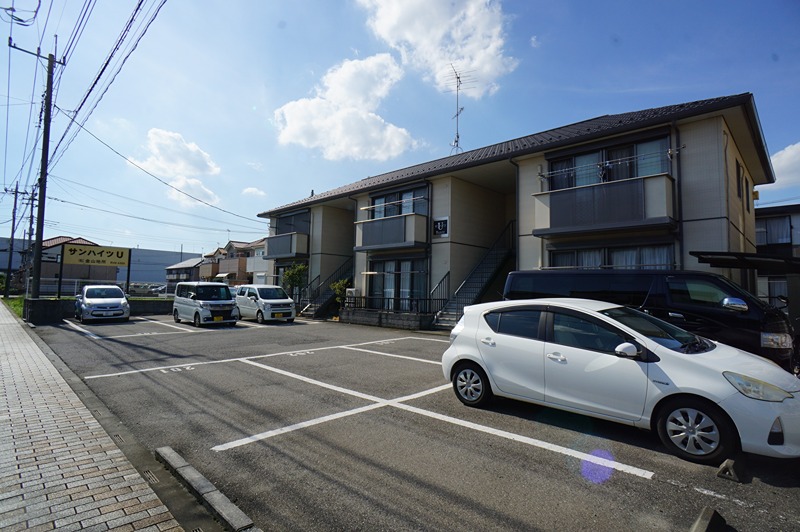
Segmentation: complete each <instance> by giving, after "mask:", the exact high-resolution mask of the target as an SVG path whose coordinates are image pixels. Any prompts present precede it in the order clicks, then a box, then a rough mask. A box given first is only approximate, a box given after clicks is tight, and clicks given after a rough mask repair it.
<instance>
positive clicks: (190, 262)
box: [166, 257, 203, 270]
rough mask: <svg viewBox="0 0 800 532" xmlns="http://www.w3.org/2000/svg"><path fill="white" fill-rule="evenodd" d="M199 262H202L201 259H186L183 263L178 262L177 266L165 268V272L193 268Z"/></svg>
mask: <svg viewBox="0 0 800 532" xmlns="http://www.w3.org/2000/svg"><path fill="white" fill-rule="evenodd" d="M201 262H203V257H192V258H191V259H186V260H184V261H181V262H179V263H178V264H173V265H172V266H167V267H166V269H167V270H179V269H184V268H194V267H195V266H198V265H199V264H200V263H201Z"/></svg>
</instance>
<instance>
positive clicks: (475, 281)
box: [433, 221, 514, 330]
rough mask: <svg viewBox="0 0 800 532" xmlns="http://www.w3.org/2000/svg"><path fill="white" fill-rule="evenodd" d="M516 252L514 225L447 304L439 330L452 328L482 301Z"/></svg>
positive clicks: (438, 322)
mask: <svg viewBox="0 0 800 532" xmlns="http://www.w3.org/2000/svg"><path fill="white" fill-rule="evenodd" d="M513 253H514V222H513V221H512V222H509V224H508V225H507V226H506V227H505V229H503V232H502V233H501V235H500V236H499V237H498V238H497V240H495V242H494V244H493V245H492V247H490V248H489V250H488V251H487V252H486V255H484V256H483V258H482V259H481V261H480V262H479V263H478V265H477V266H476V267H475V269H474V270H472V272H471V273H470V274H469V275H468V276H467V277H466V279H464V282H463V283H461V286H459V287H458V289H457V290H456V291H455V294H453V297H451V298H450V299H449V300H448V301H447V303H445V304H444V306H443V307H442V310H440V311H439V312H438V313H437V314H436V317H435V318H434V321H433V328H434V329H436V330H450V329H452V328H453V327H454V326H455V324H456V323H458V320H459V319H461V316H462V315H463V314H464V307H465V306H467V305H473V304H475V303H477V302H478V301H480V298H481V296H483V294H484V293H485V292H486V289H487V288H488V287H489V285H490V284H491V283H492V281H494V279H495V277H497V274H498V273H500V272H501V271H503V269H504V266H505V264H506V262H507V261H508V260H509V259H510V258H511V257H512V256H513Z"/></svg>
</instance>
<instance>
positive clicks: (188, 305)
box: [172, 281, 240, 327]
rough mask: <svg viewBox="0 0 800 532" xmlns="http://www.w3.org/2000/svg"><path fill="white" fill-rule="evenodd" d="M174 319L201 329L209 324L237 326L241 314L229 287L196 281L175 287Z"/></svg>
mask: <svg viewBox="0 0 800 532" xmlns="http://www.w3.org/2000/svg"><path fill="white" fill-rule="evenodd" d="M172 317H173V318H174V319H175V323H180V322H181V320H186V321H190V322H192V323H193V324H194V326H195V327H200V326H202V325H206V324H209V323H233V324H236V322H237V321H238V320H239V319H240V314H239V309H238V308H237V307H236V300H235V299H234V296H233V293H232V292H231V289H230V287H228V285H226V284H225V283H207V282H199V281H195V282H188V283H178V285H177V286H176V287H175V300H174V302H173V303H172Z"/></svg>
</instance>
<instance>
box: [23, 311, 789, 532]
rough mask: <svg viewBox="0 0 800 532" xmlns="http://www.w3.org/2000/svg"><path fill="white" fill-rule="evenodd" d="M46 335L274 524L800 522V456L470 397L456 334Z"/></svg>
mask: <svg viewBox="0 0 800 532" xmlns="http://www.w3.org/2000/svg"><path fill="white" fill-rule="evenodd" d="M36 331H37V333H38V335H39V336H40V337H41V338H42V339H43V340H44V341H45V342H47V343H48V345H49V346H50V347H51V349H53V351H55V352H56V353H57V354H58V355H59V357H60V358H61V359H62V360H63V361H64V362H65V363H66V364H67V365H68V366H69V367H70V369H71V370H72V371H73V372H74V373H75V374H76V375H77V376H78V377H80V378H81V379H82V380H83V381H84V382H85V383H86V384H87V385H88V386H89V388H90V389H91V390H92V392H93V393H94V394H95V395H96V396H97V397H98V398H99V399H100V400H101V401H102V403H103V404H104V405H106V407H107V408H108V409H109V410H110V411H111V412H112V413H113V414H114V415H115V416H116V417H117V418H118V419H119V420H120V421H121V423H123V424H124V426H125V427H126V428H127V429H128V430H130V432H131V433H133V434H134V436H135V437H136V439H137V440H138V441H140V442H141V443H142V444H143V445H144V446H145V447H146V448H147V449H149V450H151V451H152V450H153V449H155V448H158V447H162V446H170V447H172V448H174V449H175V450H176V451H177V452H178V453H180V454H181V455H182V456H183V457H184V458H185V459H186V460H187V461H188V462H189V463H190V464H191V465H193V466H194V467H195V468H197V469H198V470H199V471H200V472H201V473H202V474H203V475H204V476H206V477H207V478H208V479H209V480H211V481H212V482H213V483H214V484H215V485H216V486H217V488H218V489H220V490H221V491H222V492H223V493H225V494H226V495H227V496H228V497H229V498H230V499H231V500H233V501H234V502H235V503H236V504H237V505H238V506H239V507H240V508H241V509H242V510H243V511H244V512H245V513H247V514H248V515H249V516H250V517H251V518H252V519H253V520H254V521H255V523H256V524H257V525H258V526H260V527H261V528H263V529H265V530H297V529H309V530H311V529H314V530H332V529H336V530H344V529H348V530H353V529H358V530H376V529H392V530H420V529H437V530H455V529H463V528H474V529H525V530H532V529H545V530H549V529H560V530H589V529H592V530H606V529H618V528H620V527H621V526H624V527H625V528H633V529H641V530H688V529H689V528H690V527H691V525H692V523H693V522H694V520H695V519H696V518H697V516H698V515H699V514H700V512H701V511H702V509H703V508H704V507H711V508H714V509H716V510H717V511H719V513H720V514H721V515H722V516H723V517H724V518H725V519H726V520H727V521H728V523H729V524H730V525H731V526H733V527H734V528H735V529H737V530H800V509H798V505H797V501H798V500H800V463H798V461H780V460H772V459H766V458H759V457H754V456H748V457H746V461H745V462H746V468H745V474H744V475H743V478H742V479H741V480H742V482H734V481H732V480H728V479H724V478H720V477H718V476H717V470H716V469H715V468H711V467H707V466H699V465H695V464H691V463H688V462H685V461H682V460H680V459H678V458H675V457H673V456H671V455H669V454H667V453H666V452H665V451H664V450H663V449H662V448H661V446H660V443H659V442H658V439H657V438H656V437H655V436H654V435H651V434H649V433H647V432H643V431H639V430H637V429H634V428H631V427H626V426H621V425H617V424H614V423H608V422H603V421H598V420H594V419H590V418H587V417H583V416H579V415H573V414H567V413H563V412H559V411H555V410H551V409H547V408H542V407H538V406H533V405H526V404H522V403H518V402H514V401H507V400H496V401H495V402H494V403H493V404H492V405H491V406H490V407H489V408H486V409H482V410H479V409H471V408H468V407H465V406H463V405H462V404H461V403H460V402H459V401H458V400H457V399H456V397H455V396H454V394H453V391H452V389H451V386H450V384H449V383H448V382H447V381H446V380H445V379H444V377H443V376H442V372H441V367H440V358H441V354H442V352H443V351H444V349H445V348H446V347H447V345H448V338H447V336H446V335H440V334H433V333H424V332H413V331H398V330H390V329H380V328H371V327H359V326H352V325H345V324H339V323H333V322H314V321H302V320H298V321H296V322H295V323H292V324H265V325H259V324H256V323H253V322H246V321H243V322H239V324H237V325H236V326H235V327H230V326H228V327H209V328H201V329H196V328H194V327H192V326H191V325H189V324H185V323H180V324H176V323H174V322H173V321H172V319H171V317H169V316H153V317H134V318H132V319H131V321H129V322H126V323H95V324H89V325H83V324H79V323H77V322H75V321H74V320H65V321H64V322H62V323H61V324H59V325H55V326H45V327H38V328H37V329H36Z"/></svg>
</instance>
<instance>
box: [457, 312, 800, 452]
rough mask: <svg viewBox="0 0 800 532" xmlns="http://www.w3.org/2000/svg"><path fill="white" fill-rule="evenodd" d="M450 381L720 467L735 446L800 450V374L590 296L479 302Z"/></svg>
mask: <svg viewBox="0 0 800 532" xmlns="http://www.w3.org/2000/svg"><path fill="white" fill-rule="evenodd" d="M442 369H443V371H444V376H445V378H447V379H448V380H450V381H452V383H453V389H454V390H455V393H456V396H457V397H458V398H459V399H460V400H461V402H463V403H464V404H466V405H470V406H479V405H482V404H484V403H486V402H487V401H488V400H489V399H491V397H492V396H493V395H497V396H503V397H509V398H512V399H519V400H522V401H527V402H531V403H537V404H541V405H544V406H549V407H553V408H559V409H562V410H567V411H570V412H576V413H579V414H585V415H589V416H594V417H598V418H602V419H607V420H611V421H616V422H619V423H625V424H628V425H633V426H636V427H639V428H644V429H649V430H653V431H655V432H656V433H658V435H659V437H660V439H661V441H662V442H663V443H664V445H665V446H666V447H667V449H669V451H670V452H672V453H673V454H676V455H677V456H680V457H682V458H684V459H687V460H691V461H694V462H699V463H710V464H716V463H719V462H721V461H722V460H724V459H725V458H729V457H731V456H733V455H735V454H736V453H737V452H738V451H739V450H741V451H745V452H749V453H755V454H761V455H766V456H773V457H782V458H795V457H800V379H798V378H796V377H795V376H793V375H792V374H790V373H789V372H787V371H785V370H783V369H781V368H780V367H778V366H777V365H775V364H774V363H772V362H770V361H768V360H766V359H764V358H761V357H758V356H755V355H752V354H750V353H746V352H744V351H740V350H738V349H735V348H733V347H730V346H727V345H724V344H718V343H715V342H712V341H711V340H708V339H705V338H702V337H699V336H696V335H694V334H693V333H690V332H687V331H684V330H683V329H679V328H677V327H675V326H673V325H670V324H669V323H666V322H664V321H661V320H658V319H656V318H653V317H652V316H649V315H647V314H644V313H642V312H639V311H636V310H633V309H630V308H627V307H621V306H618V305H614V304H611V303H605V302H600V301H590V300H584V299H530V300H519V301H499V302H494V303H483V304H480V305H473V306H469V307H466V308H465V309H464V316H463V317H462V318H461V320H460V321H459V322H458V324H457V325H456V326H455V327H454V328H453V331H452V333H451V335H450V347H449V348H448V349H447V350H446V351H445V353H444V355H443V356H442Z"/></svg>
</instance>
